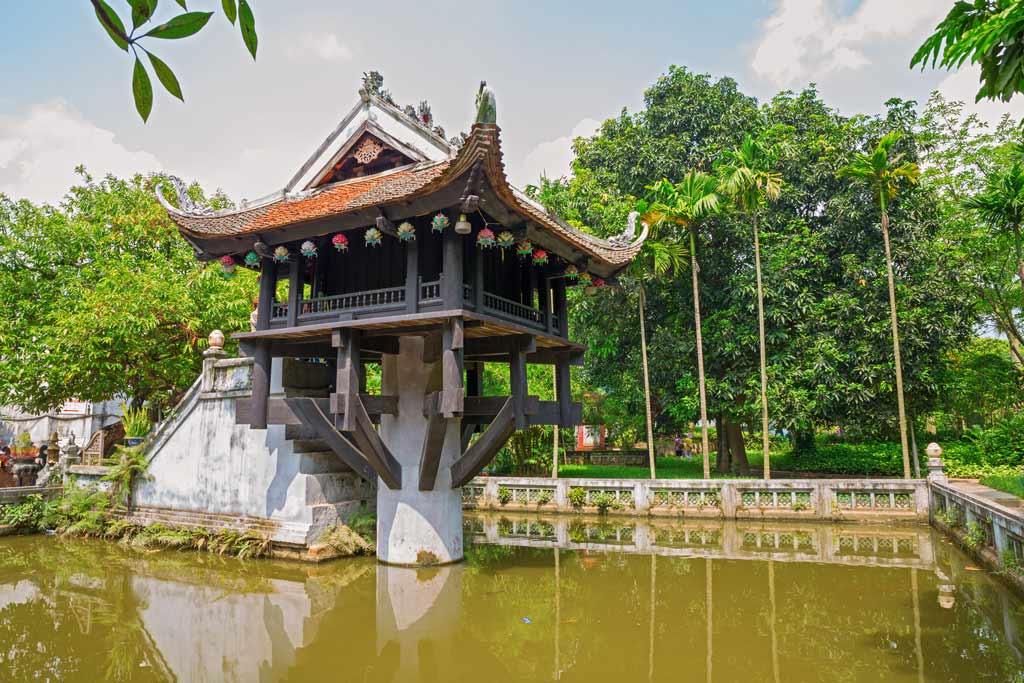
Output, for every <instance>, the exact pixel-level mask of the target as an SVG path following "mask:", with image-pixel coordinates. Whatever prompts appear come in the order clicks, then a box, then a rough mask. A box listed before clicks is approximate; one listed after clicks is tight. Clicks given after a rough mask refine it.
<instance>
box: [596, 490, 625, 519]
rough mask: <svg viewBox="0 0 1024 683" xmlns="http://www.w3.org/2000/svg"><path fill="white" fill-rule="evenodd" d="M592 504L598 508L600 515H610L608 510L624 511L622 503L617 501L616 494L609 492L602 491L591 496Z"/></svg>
mask: <svg viewBox="0 0 1024 683" xmlns="http://www.w3.org/2000/svg"><path fill="white" fill-rule="evenodd" d="M590 504H591V505H593V506H594V507H596V508H597V513H598V514H599V515H605V514H608V510H620V509H622V503H620V502H619V501H618V500H616V499H615V496H614V494H611V493H609V492H608V491H601V492H600V493H594V494H591V496H590Z"/></svg>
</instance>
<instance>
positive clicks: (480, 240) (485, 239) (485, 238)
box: [476, 228, 497, 249]
mask: <svg viewBox="0 0 1024 683" xmlns="http://www.w3.org/2000/svg"><path fill="white" fill-rule="evenodd" d="M495 244H497V242H495V240H494V232H493V231H492V230H491V229H490V228H484V229H483V230H481V231H480V232H478V233H477V234H476V246H478V247H480V248H481V249H490V248H491V247H493V246H494V245H495Z"/></svg>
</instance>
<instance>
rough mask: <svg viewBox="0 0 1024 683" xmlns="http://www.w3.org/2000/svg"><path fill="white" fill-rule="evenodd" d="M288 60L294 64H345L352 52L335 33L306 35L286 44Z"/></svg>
mask: <svg viewBox="0 0 1024 683" xmlns="http://www.w3.org/2000/svg"><path fill="white" fill-rule="evenodd" d="M286 52H287V54H288V58H289V59H291V60H292V61H294V62H313V61H319V62H347V61H348V60H350V59H352V50H351V49H350V48H349V47H348V45H345V44H344V43H342V42H341V41H340V40H338V36H337V34H335V33H306V34H303V35H301V36H298V37H297V38H295V39H294V40H291V41H290V42H289V43H288V46H287V48H286Z"/></svg>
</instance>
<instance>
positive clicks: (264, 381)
mask: <svg viewBox="0 0 1024 683" xmlns="http://www.w3.org/2000/svg"><path fill="white" fill-rule="evenodd" d="M252 357H253V364H252V412H251V414H250V417H249V426H250V427H252V428H253V429H266V428H267V401H268V400H269V399H270V363H271V360H270V346H269V345H268V344H257V345H256V347H255V348H254V349H253V356H252Z"/></svg>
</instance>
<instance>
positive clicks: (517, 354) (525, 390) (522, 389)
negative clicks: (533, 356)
mask: <svg viewBox="0 0 1024 683" xmlns="http://www.w3.org/2000/svg"><path fill="white" fill-rule="evenodd" d="M508 370H509V388H510V389H511V394H512V412H513V415H514V418H515V428H516V429H526V427H527V424H526V398H527V395H528V394H529V387H528V386H527V381H526V345H525V344H524V343H522V342H521V341H520V340H516V342H515V343H514V345H513V347H512V352H511V353H510V354H509V359H508Z"/></svg>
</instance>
